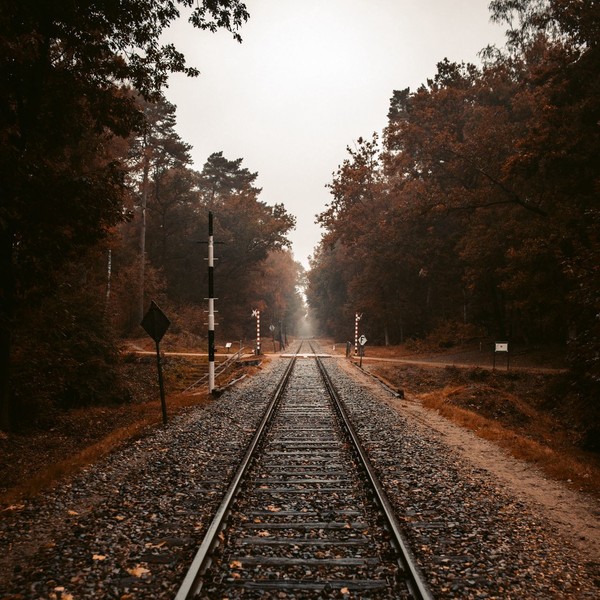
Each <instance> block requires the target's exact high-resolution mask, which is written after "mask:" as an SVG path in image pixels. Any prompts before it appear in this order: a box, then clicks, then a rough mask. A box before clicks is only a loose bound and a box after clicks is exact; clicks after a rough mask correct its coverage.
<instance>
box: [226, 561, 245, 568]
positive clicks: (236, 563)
mask: <svg viewBox="0 0 600 600" xmlns="http://www.w3.org/2000/svg"><path fill="white" fill-rule="evenodd" d="M229 568H230V569H241V568H242V563H241V562H240V561H239V560H232V561H231V562H230V563H229Z"/></svg>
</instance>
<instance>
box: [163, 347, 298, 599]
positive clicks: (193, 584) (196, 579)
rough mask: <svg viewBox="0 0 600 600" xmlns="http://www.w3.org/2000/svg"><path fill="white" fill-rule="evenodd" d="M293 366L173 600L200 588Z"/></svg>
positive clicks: (277, 392)
mask: <svg viewBox="0 0 600 600" xmlns="http://www.w3.org/2000/svg"><path fill="white" fill-rule="evenodd" d="M301 348H302V343H301V344H300V346H299V347H298V351H297V352H296V355H297V354H298V353H299V352H300V349H301ZM295 363H296V356H294V357H293V358H292V359H291V360H290V362H289V364H288V366H287V367H286V370H285V372H284V374H283V376H282V378H281V380H280V381H279V384H278V385H277V388H276V390H275V392H274V393H273V396H272V398H271V401H270V402H269V405H268V407H267V409H266V411H265V414H264V415H263V418H262V420H261V422H260V424H259V426H258V428H257V429H256V432H255V434H254V436H253V437H252V440H251V441H250V444H249V445H248V448H247V450H246V453H245V455H244V458H243V459H242V462H241V463H240V465H239V467H238V469H237V471H236V473H235V475H234V477H233V479H232V481H231V483H230V485H229V487H228V489H227V492H226V493H225V496H224V497H223V500H222V502H221V504H220V506H219V508H218V510H217V512H216V514H215V516H214V517H213V519H212V521H211V523H210V525H209V526H208V529H207V531H206V534H205V536H204V539H203V540H202V543H201V544H200V548H198V551H197V552H196V555H195V556H194V559H193V561H192V564H191V566H190V568H189V569H188V572H187V574H186V576H185V578H184V580H183V583H182V584H181V586H180V587H179V590H178V591H177V594H176V596H175V599H174V600H191V599H192V598H194V597H195V596H196V595H197V594H198V593H199V592H200V590H201V589H202V575H203V574H204V573H205V571H206V569H207V568H208V567H209V566H210V563H211V553H212V551H213V550H214V548H215V546H216V544H217V541H218V535H219V533H220V532H221V531H222V529H223V528H224V527H225V524H226V521H227V517H228V516H229V513H230V511H231V507H232V505H233V501H234V500H235V497H236V496H237V494H238V492H239V489H240V486H241V483H242V480H243V478H244V475H245V473H246V472H247V470H248V468H249V466H250V462H251V461H252V458H253V455H254V452H255V450H256V447H257V446H258V444H259V443H260V441H261V440H262V438H263V436H264V434H265V432H266V430H267V426H268V424H269V423H270V421H271V419H272V418H273V414H274V413H275V409H276V407H277V405H278V404H279V400H280V398H281V396H282V395H283V392H284V390H285V387H286V385H287V383H288V380H289V378H290V375H291V373H292V371H293V369H294V365H295Z"/></svg>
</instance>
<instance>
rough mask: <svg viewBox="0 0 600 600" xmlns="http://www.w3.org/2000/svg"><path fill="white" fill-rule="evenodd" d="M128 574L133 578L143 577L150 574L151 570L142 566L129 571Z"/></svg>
mask: <svg viewBox="0 0 600 600" xmlns="http://www.w3.org/2000/svg"><path fill="white" fill-rule="evenodd" d="M127 572H128V573H129V574H130V575H132V576H133V577H143V576H144V575H146V574H147V573H150V570H149V569H146V568H145V567H142V566H141V565H137V566H135V567H133V568H132V569H127Z"/></svg>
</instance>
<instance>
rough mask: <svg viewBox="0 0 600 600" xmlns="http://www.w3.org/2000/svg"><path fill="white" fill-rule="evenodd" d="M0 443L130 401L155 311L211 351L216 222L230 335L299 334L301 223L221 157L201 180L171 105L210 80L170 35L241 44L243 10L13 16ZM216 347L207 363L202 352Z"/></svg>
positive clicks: (24, 7) (153, 5) (192, 5)
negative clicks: (267, 327) (180, 77)
mask: <svg viewBox="0 0 600 600" xmlns="http://www.w3.org/2000/svg"><path fill="white" fill-rule="evenodd" d="M1 8H2V10H0V50H1V52H0V75H1V77H2V86H1V89H0V172H1V173H2V180H1V182H0V185H1V187H0V192H1V202H2V204H1V205H0V268H1V277H0V428H2V429H8V428H10V427H14V426H19V425H29V424H33V423H35V422H36V421H39V420H40V419H44V418H50V419H53V418H54V416H53V415H54V414H55V411H56V410H57V409H60V408H64V407H72V406H85V405H89V404H96V403H105V402H123V401H126V400H128V399H129V398H130V392H129V387H128V385H127V383H128V382H126V381H124V380H123V379H122V378H121V377H120V375H119V369H118V362H119V352H118V348H119V342H120V340H121V339H122V337H123V336H126V335H134V336H140V335H143V331H142V330H141V329H140V327H139V323H140V321H141V318H142V315H143V312H144V310H145V309H147V307H148V305H149V303H150V300H151V299H155V300H157V301H158V302H159V304H160V305H161V307H162V308H163V309H164V310H165V311H166V312H167V313H168V314H169V317H170V318H171V320H172V322H173V329H174V330H175V331H177V330H186V331H188V330H191V331H193V332H195V333H196V334H197V343H198V344H199V345H200V346H201V344H202V335H203V333H204V325H203V323H204V321H205V315H204V307H205V302H204V298H205V296H206V293H207V292H206V288H207V285H206V263H205V261H204V257H205V255H206V254H205V252H206V248H205V246H202V242H205V241H206V239H207V215H208V211H209V210H212V211H213V213H214V215H215V222H216V225H215V237H216V240H217V241H218V242H219V243H220V242H222V243H223V245H222V246H218V251H217V252H216V256H217V257H218V258H219V262H218V268H217V270H216V272H217V275H216V279H217V285H216V292H217V295H218V296H219V304H218V309H219V311H220V313H219V319H220V322H221V324H222V325H221V326H222V329H221V333H222V335H223V336H224V335H228V336H233V339H235V340H239V339H243V338H245V337H246V335H247V331H248V330H249V329H251V326H252V319H251V316H250V315H251V311H252V309H253V308H255V307H256V306H255V305H258V304H260V307H261V308H262V309H263V310H264V312H265V317H266V318H268V319H269V320H270V321H272V322H279V323H282V324H283V323H287V324H288V326H289V328H290V331H291V330H292V328H293V321H294V318H295V313H296V312H297V311H298V310H299V306H300V303H301V300H300V297H299V296H298V292H297V290H296V285H295V281H296V276H297V274H298V271H299V269H300V267H299V265H297V264H296V263H295V262H294V261H293V260H292V259H291V256H290V254H289V251H288V250H287V247H288V246H289V241H288V240H287V237H286V234H287V233H288V232H289V230H290V229H291V228H292V227H293V226H294V219H293V217H292V216H291V215H289V214H288V213H287V212H286V211H285V209H284V208H283V206H282V205H281V204H279V205H276V206H267V205H266V204H265V203H263V202H261V201H260V199H259V194H260V190H259V189H257V188H256V187H255V186H254V181H255V179H256V177H257V174H256V173H251V172H250V171H248V170H247V169H245V168H243V167H242V166H241V162H242V160H241V159H235V160H228V159H226V158H225V157H223V156H222V154H221V153H219V152H215V153H214V154H213V155H212V156H211V157H210V158H209V159H208V161H207V163H206V165H205V166H204V168H203V170H202V171H201V172H197V171H194V170H192V169H191V168H190V155H189V150H190V146H189V145H188V144H187V143H186V142H185V141H184V140H182V139H180V138H179V136H178V135H177V134H176V132H175V124H176V113H175V107H174V106H173V105H171V104H170V103H168V102H167V101H166V100H165V99H164V97H163V96H162V90H163V88H164V87H165V84H166V82H167V79H168V77H169V75H170V74H171V73H185V74H187V75H189V76H195V75H197V74H198V71H197V69H196V68H195V67H190V66H188V65H187V64H186V61H185V57H184V56H183V54H181V52H179V51H178V50H177V49H176V47H175V46H174V45H172V44H163V43H162V42H161V39H162V38H161V34H162V33H163V32H164V30H165V29H166V28H168V26H169V25H170V23H171V22H172V21H174V20H175V19H177V18H178V17H179V16H180V9H182V8H184V9H185V10H186V11H187V14H188V17H189V21H190V23H191V24H192V25H193V26H195V27H197V28H198V29H200V30H206V31H216V30H217V29H225V30H227V31H229V32H230V33H231V34H232V36H233V38H234V39H235V40H238V41H239V40H240V39H241V38H240V34H239V28H240V27H241V25H242V24H243V23H244V22H245V21H246V20H247V18H248V12H247V10H246V6H245V4H243V3H242V2H240V1H239V0H216V1H210V2H200V3H197V2H191V1H190V0H177V1H176V2H172V1H170V0H156V1H153V2H148V1H147V0H127V1H123V2H114V1H112V0H99V1H93V2H92V1H88V0H83V1H79V2H66V3H65V2H42V3H40V2H37V1H35V2H34V1H32V0H23V1H22V2H14V1H12V0H2V2H1ZM199 349H201V347H200V348H199Z"/></svg>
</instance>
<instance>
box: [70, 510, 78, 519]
mask: <svg viewBox="0 0 600 600" xmlns="http://www.w3.org/2000/svg"><path fill="white" fill-rule="evenodd" d="M69 514H70V515H71V516H72V517H77V516H79V513H78V512H77V511H76V510H70V511H69Z"/></svg>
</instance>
